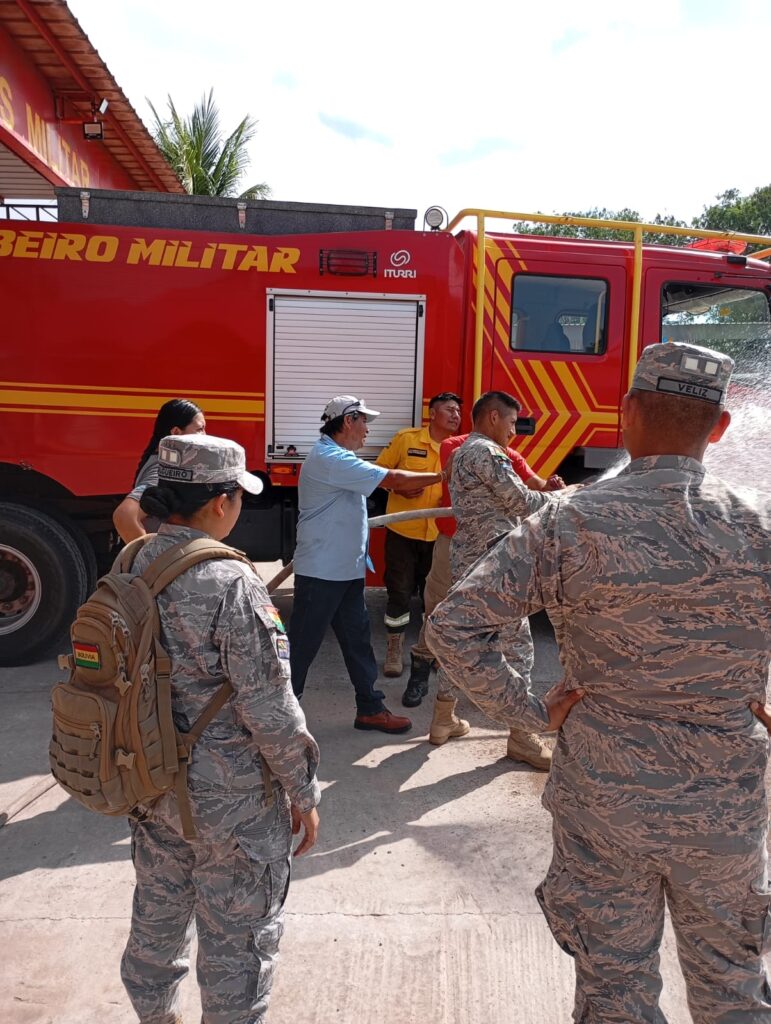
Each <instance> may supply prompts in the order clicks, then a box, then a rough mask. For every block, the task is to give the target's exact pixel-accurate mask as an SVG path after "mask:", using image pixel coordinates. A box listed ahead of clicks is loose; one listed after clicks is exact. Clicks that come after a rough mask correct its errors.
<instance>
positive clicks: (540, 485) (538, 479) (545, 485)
mask: <svg viewBox="0 0 771 1024" xmlns="http://www.w3.org/2000/svg"><path fill="white" fill-rule="evenodd" d="M525 486H526V487H528V488H529V489H530V490H531V491H564V490H565V486H566V485H565V481H564V480H563V479H562V477H561V476H558V475H557V474H556V473H554V474H552V476H550V477H549V478H548V479H546V480H545V479H544V478H543V477H542V476H538V474H537V473H534V474H533V475H532V476H531V477H529V478H528V479H527V480H526V481H525Z"/></svg>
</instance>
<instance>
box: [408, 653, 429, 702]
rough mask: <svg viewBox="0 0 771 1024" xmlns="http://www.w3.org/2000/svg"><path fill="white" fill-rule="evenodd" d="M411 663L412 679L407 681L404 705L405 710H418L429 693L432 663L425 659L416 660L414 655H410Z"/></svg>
mask: <svg viewBox="0 0 771 1024" xmlns="http://www.w3.org/2000/svg"><path fill="white" fill-rule="evenodd" d="M410 661H411V667H410V678H409V679H408V680H407V689H406V690H405V691H404V693H403V694H402V704H403V705H404V706H405V708H416V707H417V706H418V704H420V702H421V701H422V700H423V698H424V697H425V696H426V694H427V693H428V677H429V676H430V675H431V662H430V661H426V660H425V659H424V658H416V657H415V655H414V654H411V655H410Z"/></svg>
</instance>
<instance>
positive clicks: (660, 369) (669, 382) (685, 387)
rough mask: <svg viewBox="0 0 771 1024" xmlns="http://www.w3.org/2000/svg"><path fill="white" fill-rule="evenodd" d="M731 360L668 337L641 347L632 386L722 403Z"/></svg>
mask: <svg viewBox="0 0 771 1024" xmlns="http://www.w3.org/2000/svg"><path fill="white" fill-rule="evenodd" d="M733 368H734V361H733V359H731V357H730V356H726V355H723V353H722V352H713V351H712V350H711V349H708V348H702V347H701V346H700V345H691V344H688V343H687V342H682V341H668V342H666V343H665V344H663V345H648V347H647V348H645V349H643V351H642V355H641V356H640V361H639V363H638V364H637V367H636V369H635V371H634V378H633V380H632V388H633V389H634V390H637V391H658V392H663V393H664V394H670V395H679V396H680V397H681V398H697V399H699V400H700V401H702V402H712V404H713V405H725V399H726V391H727V390H728V382H729V381H730V379H731V372H732V370H733Z"/></svg>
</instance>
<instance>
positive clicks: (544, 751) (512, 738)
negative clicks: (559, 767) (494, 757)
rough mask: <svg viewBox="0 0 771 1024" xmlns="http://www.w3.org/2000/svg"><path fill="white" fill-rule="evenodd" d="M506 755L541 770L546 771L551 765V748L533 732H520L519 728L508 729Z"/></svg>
mask: <svg viewBox="0 0 771 1024" xmlns="http://www.w3.org/2000/svg"><path fill="white" fill-rule="evenodd" d="M506 757H510V758H511V759H512V761H524V762H525V764H529V765H532V767H533V768H537V769H538V770H539V771H541V772H548V770H549V768H550V767H551V750H550V749H549V747H548V746H547V744H546V743H545V742H544V740H543V738H542V737H541V736H539V735H538V734H537V733H534V732H522V730H521V729H509V740H508V743H507V744H506Z"/></svg>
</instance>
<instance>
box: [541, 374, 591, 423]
mask: <svg viewBox="0 0 771 1024" xmlns="http://www.w3.org/2000/svg"><path fill="white" fill-rule="evenodd" d="M549 366H550V368H551V370H552V371H553V373H554V374H555V376H557V377H559V379H560V383H561V384H562V386H563V387H564V388H565V390H566V391H567V393H568V394H569V395H570V397H571V398H572V399H573V408H574V409H576V410H577V411H578V412H583V411H584V410H589V408H590V406H588V405H587V404H586V399H585V398H584V396H583V394H582V393H581V390H580V389H579V387H578V384H577V383H576V379H575V377H574V376H573V374H572V372H571V370H572V366H571V364H569V363H550V364H549Z"/></svg>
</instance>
